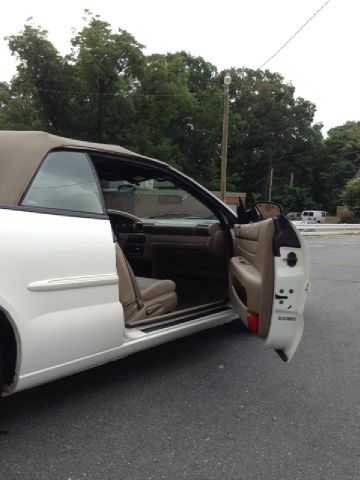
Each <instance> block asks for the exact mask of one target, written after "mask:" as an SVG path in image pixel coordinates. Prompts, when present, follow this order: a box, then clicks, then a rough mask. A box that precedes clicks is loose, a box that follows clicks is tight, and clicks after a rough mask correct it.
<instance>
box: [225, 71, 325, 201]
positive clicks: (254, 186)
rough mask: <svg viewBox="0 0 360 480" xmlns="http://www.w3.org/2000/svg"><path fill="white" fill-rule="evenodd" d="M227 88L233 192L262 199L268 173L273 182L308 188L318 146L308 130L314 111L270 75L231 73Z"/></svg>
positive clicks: (316, 133)
mask: <svg viewBox="0 0 360 480" xmlns="http://www.w3.org/2000/svg"><path fill="white" fill-rule="evenodd" d="M231 76H232V83H231V85H230V95H231V104H230V122H229V124H230V130H229V173H230V176H235V178H237V179H238V180H237V181H236V182H235V183H237V186H238V188H240V189H242V190H245V191H248V192H250V193H259V192H261V193H262V194H263V197H267V195H268V191H269V180H270V172H271V169H274V171H275V172H276V181H277V182H278V183H279V182H280V184H285V183H288V182H289V178H290V175H291V173H293V174H294V178H295V181H296V185H297V186H299V187H301V186H304V185H305V184H308V183H311V180H312V170H313V167H314V158H313V157H312V154H313V153H314V151H315V150H316V149H317V148H318V146H319V145H320V144H321V142H322V136H321V131H320V126H319V125H315V126H314V125H313V117H314V112H315V106H314V104H312V103H311V102H309V101H307V100H304V99H302V98H298V97H295V96H294V92H295V88H294V87H293V86H292V85H291V84H287V83H285V82H284V79H283V78H282V77H281V75H279V74H277V73H272V72H270V71H269V70H266V71H261V70H251V69H246V68H242V69H236V70H235V69H233V70H232V71H231Z"/></svg>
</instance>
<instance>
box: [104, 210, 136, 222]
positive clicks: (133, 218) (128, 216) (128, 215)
mask: <svg viewBox="0 0 360 480" xmlns="http://www.w3.org/2000/svg"><path fill="white" fill-rule="evenodd" d="M107 211H108V213H109V214H110V215H116V216H118V217H123V218H125V219H126V220H130V221H132V222H133V223H138V222H141V221H142V220H141V218H139V217H137V216H136V215H133V214H132V213H128V212H123V211H121V210H114V209H112V208H109V209H108V210H107Z"/></svg>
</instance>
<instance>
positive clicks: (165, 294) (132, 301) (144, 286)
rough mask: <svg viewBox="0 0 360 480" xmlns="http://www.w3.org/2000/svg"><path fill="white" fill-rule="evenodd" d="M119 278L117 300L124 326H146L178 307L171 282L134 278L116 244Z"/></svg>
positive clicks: (174, 286)
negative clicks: (122, 310)
mask: <svg viewBox="0 0 360 480" xmlns="http://www.w3.org/2000/svg"><path fill="white" fill-rule="evenodd" d="M115 251H116V269H117V274H118V276H119V299H120V302H121V304H122V306H123V309H124V316H125V324H126V325H129V326H130V325H131V326H133V325H135V324H142V323H147V322H148V321H149V320H150V319H151V318H153V317H157V316H158V315H162V314H164V313H168V312H171V311H172V310H174V308H175V307H176V305H177V295H176V291H175V290H176V285H175V283H174V282H173V281H172V280H157V279H155V278H146V277H135V275H134V272H133V270H132V268H131V266H130V265H129V263H128V261H127V260H126V258H125V255H124V254H123V252H122V250H121V248H120V247H119V245H118V244H116V245H115Z"/></svg>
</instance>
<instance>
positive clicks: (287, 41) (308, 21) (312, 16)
mask: <svg viewBox="0 0 360 480" xmlns="http://www.w3.org/2000/svg"><path fill="white" fill-rule="evenodd" d="M329 2H330V0H327V1H326V2H325V3H323V4H322V5H321V7H320V8H319V9H318V10H316V12H315V13H313V15H311V17H310V18H309V19H308V20H306V22H305V23H304V24H303V25H301V27H300V28H298V29H297V30H296V32H295V33H294V34H293V35H292V36H291V37H290V38H289V39H288V40H286V42H285V43H284V44H283V45H281V47H280V48H278V49H277V50H276V52H275V53H273V54H272V55H271V57H269V58H268V59H267V60H266V61H265V62H264V63H263V64H262V65H260V67H259V69H261V68H263V67H264V66H265V65H266V64H267V63H269V62H270V60H272V59H273V58H274V57H276V55H278V53H280V52H281V50H283V49H284V48H285V47H286V46H287V45H288V44H289V43H290V42H291V40H293V39H294V38H295V37H296V36H297V35H298V34H299V33H300V32H301V30H302V29H303V28H305V27H306V25H307V24H308V23H310V22H311V20H313V19H314V18H315V17H316V15H317V14H318V13H320V12H321V10H322V9H323V8H325V7H326V5H327V4H328V3H329Z"/></svg>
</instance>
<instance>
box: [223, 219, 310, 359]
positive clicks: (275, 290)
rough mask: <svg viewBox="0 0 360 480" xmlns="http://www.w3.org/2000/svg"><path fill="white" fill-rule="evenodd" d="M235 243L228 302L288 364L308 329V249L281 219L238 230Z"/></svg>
mask: <svg viewBox="0 0 360 480" xmlns="http://www.w3.org/2000/svg"><path fill="white" fill-rule="evenodd" d="M233 243H234V256H233V257H232V258H231V259H230V267H229V275H230V281H229V289H230V292H229V293H230V300H231V302H232V304H233V306H234V308H235V310H236V311H237V313H238V314H239V316H240V318H241V320H242V321H243V323H244V324H245V325H246V326H247V327H248V329H249V330H250V331H252V332H253V333H255V334H256V335H257V336H258V337H260V338H262V339H264V340H265V345H266V346H267V347H272V348H274V349H275V350H276V351H277V353H278V354H279V355H280V357H281V358H282V359H283V360H284V361H288V360H290V359H291V357H292V356H293V355H294V353H295V351H296V349H297V347H298V345H299V343H300V340H301V336H302V332H303V326H304V320H303V310H304V303H305V297H306V291H307V289H308V286H309V278H308V277H309V257H308V251H307V246H306V244H305V242H304V240H303V239H302V237H301V235H300V234H299V232H297V230H296V229H295V227H293V226H292V224H291V223H290V222H289V220H288V219H287V218H286V217H284V216H283V215H280V216H277V217H270V218H266V219H263V220H259V221H256V222H251V223H246V224H241V225H240V224H238V225H235V226H234V229H233Z"/></svg>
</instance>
